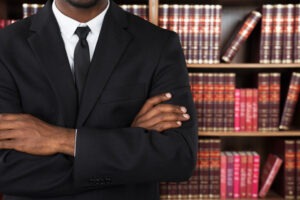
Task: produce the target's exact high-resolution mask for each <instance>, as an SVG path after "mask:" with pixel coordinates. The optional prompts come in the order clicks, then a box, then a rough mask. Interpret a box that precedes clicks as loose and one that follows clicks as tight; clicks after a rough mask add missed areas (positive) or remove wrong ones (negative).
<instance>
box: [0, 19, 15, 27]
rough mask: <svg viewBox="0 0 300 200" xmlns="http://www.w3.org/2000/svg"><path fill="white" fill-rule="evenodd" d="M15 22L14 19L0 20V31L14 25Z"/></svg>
mask: <svg viewBox="0 0 300 200" xmlns="http://www.w3.org/2000/svg"><path fill="white" fill-rule="evenodd" d="M16 21H17V20H14V19H0V29H1V28H5V27H6V26H8V25H10V24H13V23H15V22H16Z"/></svg>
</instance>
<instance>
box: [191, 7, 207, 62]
mask: <svg viewBox="0 0 300 200" xmlns="http://www.w3.org/2000/svg"><path fill="white" fill-rule="evenodd" d="M205 19H206V18H205V13H204V5H195V26H194V35H193V41H194V43H193V58H194V63H197V64H202V63H203V54H202V46H203V41H204V25H205Z"/></svg>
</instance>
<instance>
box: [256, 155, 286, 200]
mask: <svg viewBox="0 0 300 200" xmlns="http://www.w3.org/2000/svg"><path fill="white" fill-rule="evenodd" d="M281 164H282V159H281V158H279V157H278V156H276V155H274V154H269V156H268V158H267V161H266V163H265V165H264V167H263V169H262V176H261V187H260V191H259V197H261V198H264V197H265V196H266V195H267V193H268V191H269V189H270V187H271V185H272V183H273V181H274V179H275V177H276V175H277V173H278V171H279V168H280V166H281Z"/></svg>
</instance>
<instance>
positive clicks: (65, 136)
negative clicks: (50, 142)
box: [56, 128, 75, 156]
mask: <svg viewBox="0 0 300 200" xmlns="http://www.w3.org/2000/svg"><path fill="white" fill-rule="evenodd" d="M56 144H57V152H58V153H63V154H66V155H70V156H74V152H75V151H74V148H75V129H67V128H63V130H62V131H61V133H60V134H59V138H58V141H57V143H56Z"/></svg>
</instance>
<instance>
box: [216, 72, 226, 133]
mask: <svg viewBox="0 0 300 200" xmlns="http://www.w3.org/2000/svg"><path fill="white" fill-rule="evenodd" d="M214 80H215V81H214V82H215V84H214V98H213V99H214V117H213V118H214V125H213V127H214V128H213V131H223V128H224V93H225V84H224V73H218V74H214Z"/></svg>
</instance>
